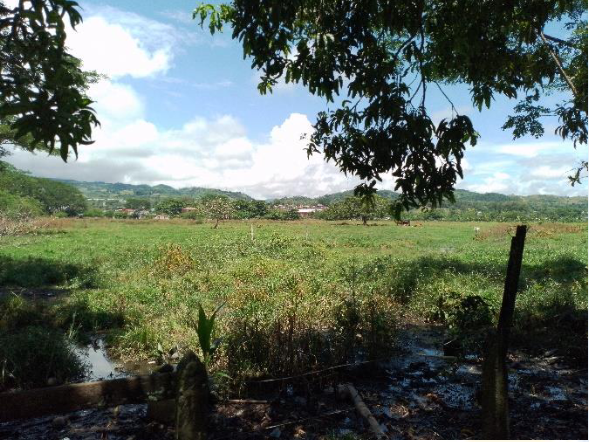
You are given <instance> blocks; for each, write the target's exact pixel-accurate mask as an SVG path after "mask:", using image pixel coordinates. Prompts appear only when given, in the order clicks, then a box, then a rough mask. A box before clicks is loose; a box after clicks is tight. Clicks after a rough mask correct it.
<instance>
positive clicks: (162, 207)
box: [155, 198, 187, 216]
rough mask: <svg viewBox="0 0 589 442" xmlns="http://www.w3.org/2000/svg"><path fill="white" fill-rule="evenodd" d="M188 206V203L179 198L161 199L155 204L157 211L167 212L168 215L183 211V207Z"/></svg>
mask: <svg viewBox="0 0 589 442" xmlns="http://www.w3.org/2000/svg"><path fill="white" fill-rule="evenodd" d="M186 206H187V203H186V201H185V200H183V199H179V198H168V199H165V200H163V201H160V202H159V203H158V204H157V205H156V206H155V211H156V212H157V213H165V214H166V215H170V216H175V215H179V214H180V213H182V209H183V208H184V207H186Z"/></svg>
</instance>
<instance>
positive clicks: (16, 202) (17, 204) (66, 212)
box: [0, 161, 88, 219]
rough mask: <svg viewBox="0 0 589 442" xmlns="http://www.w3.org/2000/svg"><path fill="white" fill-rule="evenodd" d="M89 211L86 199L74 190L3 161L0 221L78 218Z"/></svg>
mask: <svg viewBox="0 0 589 442" xmlns="http://www.w3.org/2000/svg"><path fill="white" fill-rule="evenodd" d="M87 208H88V204H87V202H86V198H85V197H84V195H83V194H82V192H80V191H79V190H78V189H76V188H75V187H73V186H70V185H68V184H64V183H60V182H59V181H55V180H50V179H46V178H35V177H32V176H30V175H28V174H26V173H24V172H22V171H20V170H18V169H16V168H15V167H13V166H11V165H10V164H8V163H6V162H4V161H0V217H3V218H10V219H21V218H30V217H35V216H41V215H54V216H64V217H65V216H76V215H79V214H82V213H83V212H84V211H85V210H87Z"/></svg>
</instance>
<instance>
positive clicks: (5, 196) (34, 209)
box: [0, 190, 43, 220]
mask: <svg viewBox="0 0 589 442" xmlns="http://www.w3.org/2000/svg"><path fill="white" fill-rule="evenodd" d="M42 214H43V208H42V207H41V203H40V202H39V201H37V200H36V199H33V198H29V197H22V196H18V195H12V194H10V193H9V192H6V191H4V190H0V216H2V217H3V218H8V219H13V220H22V219H28V218H33V217H36V216H41V215H42Z"/></svg>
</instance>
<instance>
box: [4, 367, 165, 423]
mask: <svg viewBox="0 0 589 442" xmlns="http://www.w3.org/2000/svg"><path fill="white" fill-rule="evenodd" d="M175 395H176V373H158V374H152V375H150V376H137V377H130V378H122V379H112V380H107V381H98V382H86V383H80V384H66V385H60V386H57V387H48V388H37V389H34V390H26V391H17V392H10V393H1V394H0V422H8V421H13V420H18V419H30V418H33V417H41V416H45V415H49V414H61V413H71V412H73V411H78V410H84V409H87V408H97V407H114V406H116V405H122V404H141V403H144V402H147V401H148V400H163V399H172V398H175Z"/></svg>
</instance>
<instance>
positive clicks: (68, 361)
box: [0, 326, 85, 389]
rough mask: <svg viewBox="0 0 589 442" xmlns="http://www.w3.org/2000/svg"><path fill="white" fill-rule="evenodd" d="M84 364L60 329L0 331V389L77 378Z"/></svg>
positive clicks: (40, 328)
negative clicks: (51, 379)
mask: <svg viewBox="0 0 589 442" xmlns="http://www.w3.org/2000/svg"><path fill="white" fill-rule="evenodd" d="M84 371H85V367H84V365H83V364H82V362H81V361H80V359H79V358H78V357H77V356H76V354H75V353H74V351H73V350H72V346H71V344H70V343H69V342H68V341H67V339H66V338H65V336H64V334H63V333H62V332H60V331H56V330H51V329H47V327H40V326H29V327H25V328H23V329H20V330H19V331H17V332H15V333H2V334H0V389H6V388H11V387H18V388H34V387H42V386H46V385H47V380H48V379H49V378H56V379H57V381H58V382H59V383H61V382H66V381H71V380H75V379H78V378H80V377H81V376H82V375H83V374H84Z"/></svg>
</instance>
